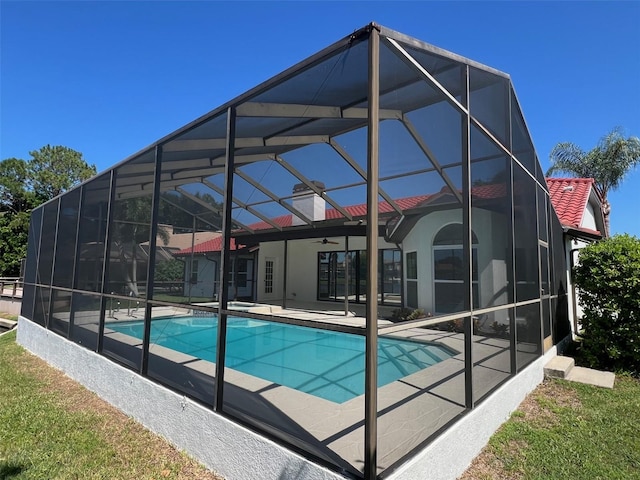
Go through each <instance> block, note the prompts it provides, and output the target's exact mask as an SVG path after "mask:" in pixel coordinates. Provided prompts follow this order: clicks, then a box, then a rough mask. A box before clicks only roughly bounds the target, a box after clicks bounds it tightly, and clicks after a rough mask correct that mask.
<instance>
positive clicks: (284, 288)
mask: <svg viewBox="0 0 640 480" xmlns="http://www.w3.org/2000/svg"><path fill="white" fill-rule="evenodd" d="M288 258H289V240H287V239H286V238H285V240H284V262H283V263H284V265H283V266H282V269H283V270H284V275H283V276H282V309H283V310H284V309H286V308H287V263H288V262H287V260H288Z"/></svg>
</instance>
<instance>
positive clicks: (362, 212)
mask: <svg viewBox="0 0 640 480" xmlns="http://www.w3.org/2000/svg"><path fill="white" fill-rule="evenodd" d="M546 180H547V185H548V186H549V194H550V197H551V203H552V204H553V207H554V208H555V211H556V213H557V215H558V218H559V219H560V222H561V223H562V225H564V226H570V227H572V228H580V224H581V222H582V216H583V214H584V210H585V207H586V205H587V202H588V201H589V194H590V193H591V188H592V186H594V185H595V181H594V180H593V179H592V178H547V179H546ZM448 193H449V190H448V189H447V188H446V187H445V188H443V190H442V191H440V192H438V193H436V194H429V195H415V196H412V197H406V198H400V199H396V200H395V202H396V204H397V205H398V207H400V209H401V210H410V209H412V208H416V207H420V206H424V205H428V204H429V203H432V202H437V201H438V200H440V199H442V198H443V197H446V196H447V194H448ZM506 194H507V190H506V186H505V185H504V184H497V185H479V186H474V187H473V189H472V195H473V196H475V197H477V198H483V199H491V198H502V197H505V196H506ZM344 209H345V210H346V211H347V212H348V213H349V214H350V215H351V216H353V217H356V218H357V217H364V216H366V214H367V204H366V203H361V204H358V205H351V206H348V207H344ZM378 209H379V212H380V213H382V214H384V213H391V212H393V207H392V206H391V205H390V204H389V203H388V202H386V201H385V202H380V203H379V204H378ZM292 218H293V216H292V215H291V214H286V215H280V216H279V217H274V218H272V219H271V221H272V222H274V223H275V224H276V225H278V226H279V227H282V228H286V227H291V226H292ZM325 218H326V219H327V220H335V219H339V218H342V214H341V213H340V212H339V211H337V210H336V209H333V208H332V209H328V210H326V211H325ZM249 227H250V228H251V229H253V230H268V229H271V228H273V226H272V225H270V224H269V223H267V222H257V223H254V224H251V225H249ZM584 230H586V229H584ZM589 232H591V233H598V234H599V233H600V232H595V231H591V230H589ZM236 248H237V246H236V244H235V239H234V238H232V239H231V250H236ZM221 249H222V234H220V233H218V234H217V236H216V237H215V238H213V239H210V240H207V241H206V242H202V243H199V244H197V245H195V246H194V248H193V251H194V253H196V254H205V253H209V252H219V251H220V250H221ZM190 254H191V247H189V248H185V249H184V250H180V251H179V252H177V253H176V254H175V255H179V256H183V255H190Z"/></svg>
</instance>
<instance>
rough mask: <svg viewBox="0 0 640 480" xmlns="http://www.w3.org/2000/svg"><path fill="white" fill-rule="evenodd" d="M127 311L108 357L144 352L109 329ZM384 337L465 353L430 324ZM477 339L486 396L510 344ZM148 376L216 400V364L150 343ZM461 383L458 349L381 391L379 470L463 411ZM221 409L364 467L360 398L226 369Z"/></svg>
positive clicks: (108, 339) (315, 317) (505, 368)
mask: <svg viewBox="0 0 640 480" xmlns="http://www.w3.org/2000/svg"><path fill="white" fill-rule="evenodd" d="M83 313H84V314H85V315H86V317H88V318H89V319H92V318H93V319H95V318H97V317H96V316H95V315H96V313H97V312H83ZM126 313H127V312H126V311H125V312H114V315H113V316H114V317H116V318H108V319H106V320H107V321H106V325H105V337H104V338H105V340H104V342H105V344H104V345H105V354H106V355H108V356H111V357H112V358H113V357H115V358H120V357H121V358H133V357H138V358H139V357H141V349H142V344H141V341H140V340H139V339H137V338H134V337H131V336H129V335H125V334H123V333H119V332H116V331H114V330H112V329H110V328H109V323H110V322H118V323H119V322H122V321H132V320H141V319H142V318H141V315H140V313H142V312H129V313H133V315H126ZM190 314H192V310H191V308H190V307H187V306H185V307H184V308H180V307H156V308H154V309H153V318H159V317H167V316H177V317H180V316H188V315H190ZM67 315H68V314H67ZM271 315H274V316H280V315H283V316H287V317H289V318H296V319H297V320H311V321H314V322H319V321H321V322H330V323H339V324H345V323H346V324H348V325H351V326H364V318H362V317H358V316H355V315H351V316H347V317H345V315H344V313H343V312H322V313H321V314H319V313H318V312H314V311H309V310H293V309H289V310H282V309H279V310H278V309H277V308H273V311H272V312H271ZM59 316H60V315H59ZM76 316H77V315H76ZM67 321H68V318H67ZM389 323H390V322H389V321H387V320H381V321H380V325H381V326H384V325H387V324H389ZM76 325H77V326H78V327H80V328H76V330H79V329H82V330H85V329H86V330H87V332H86V333H90V332H93V333H92V334H93V335H95V334H96V333H97V323H89V324H88V325H84V326H82V325H81V324H78V322H77V320H76ZM387 336H390V337H395V338H404V339H410V340H414V341H421V342H429V343H439V344H441V345H444V346H446V347H448V348H451V349H453V350H455V351H456V352H464V337H463V335H462V334H461V333H455V332H448V331H441V330H436V329H433V328H408V329H406V330H403V331H400V332H394V333H393V334H392V335H387ZM473 341H474V364H475V368H474V382H473V385H474V395H475V397H476V398H481V397H483V396H484V395H486V394H487V392H488V391H489V390H490V389H492V388H494V387H495V386H496V385H498V384H500V383H502V382H504V381H506V380H507V379H508V378H509V376H510V373H509V366H510V350H509V341H508V340H505V339H500V338H492V337H487V336H482V335H475V336H474V337H473ZM520 353H521V354H522V352H520ZM531 356H532V358H533V357H534V356H536V355H535V353H532V354H531ZM148 375H149V377H151V378H153V379H156V380H157V381H160V382H161V383H163V384H165V385H168V386H172V387H174V388H176V389H178V390H181V391H184V392H186V393H187V394H188V395H189V396H191V397H194V398H196V399H200V400H201V401H203V402H205V403H209V404H211V403H213V399H214V382H215V378H214V377H215V363H213V362H208V361H205V360H201V359H199V358H196V357H193V356H190V355H186V354H184V353H180V352H177V351H174V350H171V349H168V348H165V347H162V346H160V345H152V346H151V348H150V356H149V370H148ZM464 384H465V362H464V354H463V353H458V354H457V355H454V356H453V357H451V358H450V359H447V360H445V361H443V362H440V363H438V364H436V365H433V366H431V367H429V368H425V369H423V370H420V371H418V372H416V373H414V374H412V375H409V376H406V377H403V378H401V379H399V380H396V381H394V382H392V383H390V384H388V385H385V386H383V387H380V388H379V389H378V411H379V418H378V467H379V469H380V470H383V469H385V468H387V467H389V466H391V465H392V464H394V463H395V462H397V461H398V460H399V459H400V458H402V457H404V456H405V455H407V454H408V453H410V452H411V451H413V450H414V449H415V448H416V447H418V446H420V445H421V444H423V443H425V442H426V441H428V440H429V439H431V438H432V437H433V436H434V435H436V434H437V433H439V432H440V431H441V430H442V428H443V427H445V426H447V425H449V424H451V423H452V422H453V421H455V420H456V419H458V418H459V417H460V416H461V415H463V414H464V413H465V411H466V409H465V395H464ZM224 408H225V409H226V410H227V411H228V412H229V413H231V414H232V415H234V416H237V417H239V418H240V419H242V420H243V421H245V422H246V423H248V424H253V425H256V426H257V427H259V428H265V427H266V429H267V430H272V431H275V432H276V433H275V434H276V436H279V437H282V438H284V439H286V440H288V441H289V442H291V443H294V444H303V445H304V448H305V449H307V450H308V451H310V452H311V453H313V454H314V455H316V456H317V457H319V458H322V459H325V460H326V461H329V462H331V463H334V464H337V465H339V466H341V467H342V468H343V469H344V470H345V471H352V472H353V471H358V470H360V469H361V468H362V465H363V464H364V463H363V462H364V396H363V395H361V396H359V397H356V398H354V399H352V400H349V401H347V402H344V403H342V404H338V403H334V402H331V401H328V400H324V399H322V398H319V397H316V396H314V395H310V394H306V393H304V392H300V391H298V390H295V389H293V388H289V387H285V386H282V385H278V384H276V383H273V382H269V381H267V380H263V379H261V378H258V377H254V376H251V375H247V374H244V373H242V372H239V371H236V370H233V369H229V368H226V369H225V404H224Z"/></svg>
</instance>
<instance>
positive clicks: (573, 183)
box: [546, 178, 599, 233]
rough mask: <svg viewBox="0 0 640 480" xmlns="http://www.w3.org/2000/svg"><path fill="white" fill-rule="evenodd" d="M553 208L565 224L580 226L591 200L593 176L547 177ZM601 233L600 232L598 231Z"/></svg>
mask: <svg viewBox="0 0 640 480" xmlns="http://www.w3.org/2000/svg"><path fill="white" fill-rule="evenodd" d="M546 180H547V185H548V186H549V196H550V198H551V203H552V204H553V208H554V209H555V211H556V214H557V215H558V218H559V219H560V223H562V225H563V226H567V227H572V228H580V226H581V225H582V218H583V216H584V211H585V208H586V206H587V203H588V202H589V195H590V194H591V189H592V188H595V180H594V179H593V178H547V179H546ZM598 233H599V232H598Z"/></svg>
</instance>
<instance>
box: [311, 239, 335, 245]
mask: <svg viewBox="0 0 640 480" xmlns="http://www.w3.org/2000/svg"><path fill="white" fill-rule="evenodd" d="M313 243H321V244H323V245H326V244H328V243H331V244H333V245H339V242H334V241H333V240H329V239H327V238H323V239H322V240H316V241H315V242H313Z"/></svg>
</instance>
